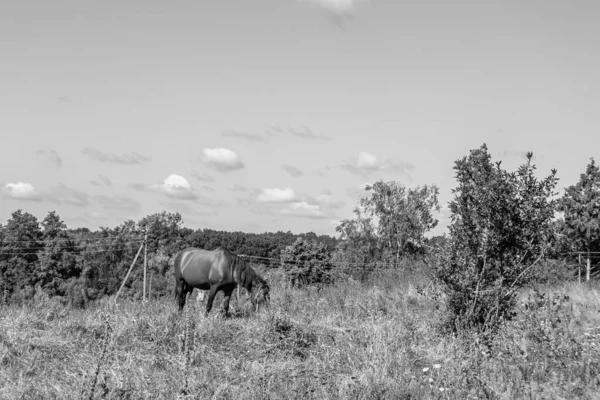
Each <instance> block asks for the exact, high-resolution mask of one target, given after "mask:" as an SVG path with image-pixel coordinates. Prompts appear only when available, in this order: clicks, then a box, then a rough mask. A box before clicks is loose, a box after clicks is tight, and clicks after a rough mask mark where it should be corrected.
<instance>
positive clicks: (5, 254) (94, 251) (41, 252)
mask: <svg viewBox="0 0 600 400" xmlns="http://www.w3.org/2000/svg"><path fill="white" fill-rule="evenodd" d="M124 250H135V247H121V248H116V249H101V250H100V249H97V250H90V249H89V248H85V249H81V253H82V254H85V253H88V254H89V253H107V252H117V251H124ZM44 254H48V252H44V251H41V250H40V251H37V252H34V253H16V252H13V253H0V255H3V256H30V255H36V256H39V255H44ZM50 254H52V253H50Z"/></svg>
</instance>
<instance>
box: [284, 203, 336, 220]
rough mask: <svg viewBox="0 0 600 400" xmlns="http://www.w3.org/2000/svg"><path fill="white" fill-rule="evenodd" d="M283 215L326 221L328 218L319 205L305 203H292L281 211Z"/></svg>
mask: <svg viewBox="0 0 600 400" xmlns="http://www.w3.org/2000/svg"><path fill="white" fill-rule="evenodd" d="M280 213H281V214H283V215H290V216H293V217H299V218H310V219H324V218H328V217H327V216H326V215H325V214H324V213H323V212H322V211H321V207H320V206H319V205H317V204H309V203H307V202H305V201H299V202H295V203H291V204H290V205H289V206H287V207H286V208H284V209H282V210H281V211H280Z"/></svg>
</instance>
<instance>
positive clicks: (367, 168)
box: [341, 151, 414, 177]
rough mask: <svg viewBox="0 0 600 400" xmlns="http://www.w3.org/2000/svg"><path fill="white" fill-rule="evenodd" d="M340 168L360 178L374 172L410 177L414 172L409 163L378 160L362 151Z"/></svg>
mask: <svg viewBox="0 0 600 400" xmlns="http://www.w3.org/2000/svg"><path fill="white" fill-rule="evenodd" d="M341 167H342V168H343V169H345V170H347V171H349V172H350V173H352V174H354V175H358V176H362V177H368V176H370V175H371V174H372V173H374V172H381V171H383V172H385V171H390V172H395V173H402V174H406V175H407V176H410V172H411V171H413V170H414V166H413V165H412V164H410V163H407V162H397V161H393V160H380V159H379V158H378V157H376V156H375V155H373V154H370V153H367V152H362V151H361V152H360V153H358V155H357V156H356V157H355V158H352V159H349V160H346V161H345V162H344V163H343V164H342V166H341Z"/></svg>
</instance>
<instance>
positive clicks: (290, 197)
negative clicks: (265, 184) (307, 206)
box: [256, 188, 296, 203]
mask: <svg viewBox="0 0 600 400" xmlns="http://www.w3.org/2000/svg"><path fill="white" fill-rule="evenodd" d="M294 200H296V194H295V193H294V191H293V190H292V188H286V189H277V188H273V189H262V191H261V192H260V194H259V195H258V197H257V199H256V201H258V202H259V203H289V202H292V201H294Z"/></svg>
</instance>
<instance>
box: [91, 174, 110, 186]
mask: <svg viewBox="0 0 600 400" xmlns="http://www.w3.org/2000/svg"><path fill="white" fill-rule="evenodd" d="M90 184H92V185H94V186H111V185H112V182H111V181H110V179H108V177H106V176H104V175H98V179H92V180H91V181H90Z"/></svg>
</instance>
